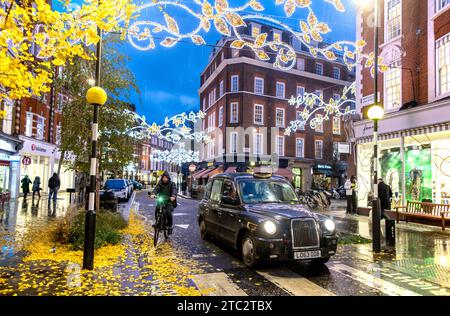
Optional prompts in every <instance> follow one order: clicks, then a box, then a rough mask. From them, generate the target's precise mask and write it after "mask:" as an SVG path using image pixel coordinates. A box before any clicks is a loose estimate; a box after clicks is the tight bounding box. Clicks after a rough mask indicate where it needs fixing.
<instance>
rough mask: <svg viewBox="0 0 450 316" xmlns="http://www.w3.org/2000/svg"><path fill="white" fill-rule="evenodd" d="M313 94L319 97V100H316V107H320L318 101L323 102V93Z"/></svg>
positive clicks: (319, 91)
mask: <svg viewBox="0 0 450 316" xmlns="http://www.w3.org/2000/svg"><path fill="white" fill-rule="evenodd" d="M314 94H315V95H317V96H318V97H319V99H316V105H320V100H323V91H322V90H316V92H314Z"/></svg>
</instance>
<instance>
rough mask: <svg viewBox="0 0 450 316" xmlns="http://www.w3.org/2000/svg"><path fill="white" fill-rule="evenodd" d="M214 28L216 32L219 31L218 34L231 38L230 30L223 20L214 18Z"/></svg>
mask: <svg viewBox="0 0 450 316" xmlns="http://www.w3.org/2000/svg"><path fill="white" fill-rule="evenodd" d="M214 26H215V27H216V29H217V31H219V33H221V34H223V35H226V36H231V32H230V29H229V27H228V25H227V22H225V20H224V19H222V18H214Z"/></svg>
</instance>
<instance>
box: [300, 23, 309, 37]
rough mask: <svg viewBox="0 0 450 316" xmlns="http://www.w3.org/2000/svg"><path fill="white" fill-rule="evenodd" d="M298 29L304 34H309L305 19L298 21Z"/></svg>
mask: <svg viewBox="0 0 450 316" xmlns="http://www.w3.org/2000/svg"><path fill="white" fill-rule="evenodd" d="M300 29H301V30H302V32H303V33H304V34H309V26H308V24H307V23H306V22H305V21H300Z"/></svg>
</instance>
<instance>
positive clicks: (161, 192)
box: [151, 171, 177, 235]
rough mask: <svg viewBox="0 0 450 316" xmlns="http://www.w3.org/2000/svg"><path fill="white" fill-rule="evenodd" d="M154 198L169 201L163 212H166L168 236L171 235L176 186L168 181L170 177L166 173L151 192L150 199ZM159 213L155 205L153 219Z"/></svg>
mask: <svg viewBox="0 0 450 316" xmlns="http://www.w3.org/2000/svg"><path fill="white" fill-rule="evenodd" d="M156 196H158V197H163V198H166V200H170V202H171V203H167V205H166V207H165V210H166V218H167V225H168V226H169V227H168V234H169V235H171V234H172V224H173V219H172V213H173V209H174V208H175V207H176V203H177V202H176V200H177V198H176V197H177V186H176V184H175V183H174V182H172V181H171V180H170V175H169V173H168V172H167V171H166V172H164V173H163V175H162V176H161V179H160V180H159V182H158V184H157V185H156V187H155V189H154V190H153V192H152V194H151V198H152V199H154V198H155V197H156ZM158 211H159V205H158V203H157V204H156V209H155V219H156V214H157V212H158Z"/></svg>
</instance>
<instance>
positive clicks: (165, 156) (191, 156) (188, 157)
mask: <svg viewBox="0 0 450 316" xmlns="http://www.w3.org/2000/svg"><path fill="white" fill-rule="evenodd" d="M151 159H153V160H154V161H156V162H160V161H163V162H168V163H173V164H176V165H178V166H181V165H182V164H183V163H189V162H199V161H200V154H199V152H198V151H192V150H186V149H185V148H184V146H180V147H179V148H174V149H172V150H164V151H162V150H156V151H154V152H152V155H151Z"/></svg>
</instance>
